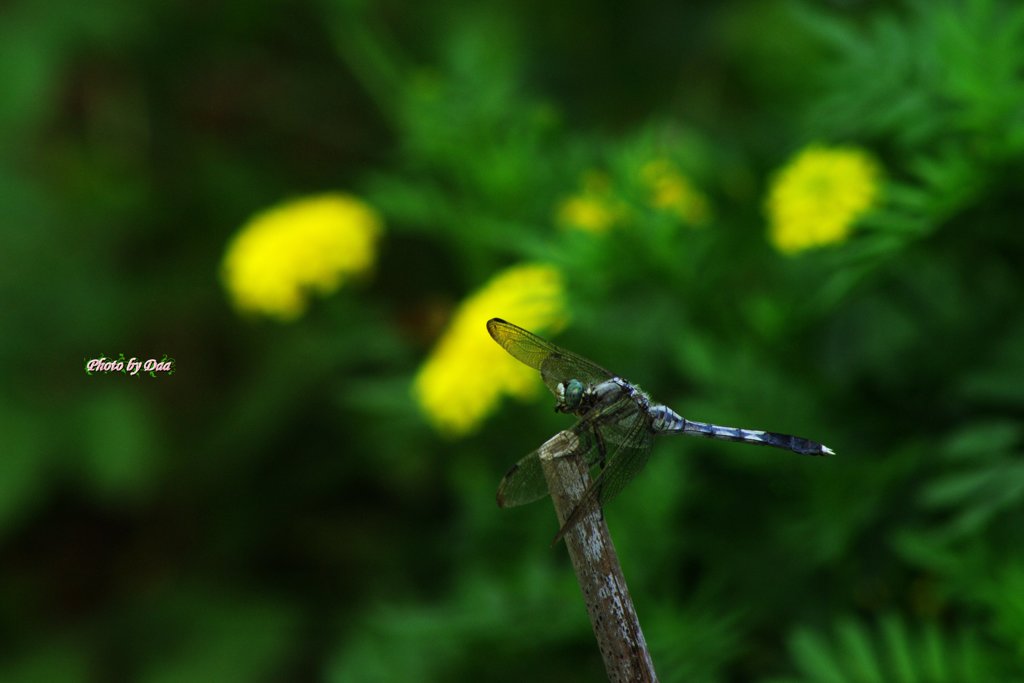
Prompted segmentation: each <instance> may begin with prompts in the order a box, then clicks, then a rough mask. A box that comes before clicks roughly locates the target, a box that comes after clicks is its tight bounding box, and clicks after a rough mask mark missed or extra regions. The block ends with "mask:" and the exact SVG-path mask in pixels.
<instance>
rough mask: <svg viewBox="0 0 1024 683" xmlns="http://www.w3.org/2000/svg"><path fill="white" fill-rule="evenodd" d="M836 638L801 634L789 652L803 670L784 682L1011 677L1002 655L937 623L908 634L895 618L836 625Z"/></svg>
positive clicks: (965, 682) (919, 682) (962, 681)
mask: <svg viewBox="0 0 1024 683" xmlns="http://www.w3.org/2000/svg"><path fill="white" fill-rule="evenodd" d="M832 631H833V636H832V637H831V638H829V637H824V636H823V635H822V634H820V633H818V632H816V631H813V630H810V629H800V630H798V631H797V632H796V633H794V634H793V636H792V637H791V638H790V641H789V649H790V652H791V654H792V657H793V661H794V663H795V664H796V668H797V669H798V670H799V672H800V673H799V675H798V676H797V677H795V678H782V679H773V680H775V681H778V682H779V683H781V682H782V681H791V682H792V683H796V682H797V681H802V682H805V683H844V682H846V681H856V682H857V683H883V682H884V683H953V682H954V681H956V682H958V683H975V682H977V683H982V682H983V681H997V680H998V681H1006V680H1017V679H1013V678H1008V677H1007V674H1006V673H1005V671H1000V670H999V669H998V668H997V667H996V666H994V662H996V661H998V660H999V659H1000V655H999V653H997V652H996V651H993V650H991V649H990V648H989V647H988V646H987V645H986V644H984V643H982V642H981V641H980V639H979V638H978V637H977V636H975V635H973V634H961V635H959V636H951V635H947V634H945V633H943V632H942V631H941V630H940V629H939V628H938V627H937V626H936V625H935V624H926V625H925V626H923V627H921V628H919V629H908V628H907V626H906V624H904V623H903V621H902V620H901V619H900V618H899V617H896V616H893V615H886V616H883V617H881V618H880V620H879V622H878V625H877V626H876V627H874V628H868V627H865V626H864V625H863V624H862V623H860V622H858V621H855V620H852V619H845V620H839V621H836V623H835V626H834V627H833V629H832Z"/></svg>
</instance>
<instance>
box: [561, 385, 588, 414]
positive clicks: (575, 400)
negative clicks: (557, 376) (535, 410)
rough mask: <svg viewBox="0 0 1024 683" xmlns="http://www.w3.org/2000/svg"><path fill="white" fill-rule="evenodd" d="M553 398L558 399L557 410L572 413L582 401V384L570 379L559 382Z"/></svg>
mask: <svg viewBox="0 0 1024 683" xmlns="http://www.w3.org/2000/svg"><path fill="white" fill-rule="evenodd" d="M555 389H556V391H555V398H557V399H558V403H559V406H558V408H559V410H560V411H562V412H566V413H571V412H574V411H575V410H576V409H577V408H579V406H580V402H581V401H582V400H583V382H581V381H579V380H578V379H571V380H569V381H568V382H565V383H563V382H559V383H558V386H557V387H555Z"/></svg>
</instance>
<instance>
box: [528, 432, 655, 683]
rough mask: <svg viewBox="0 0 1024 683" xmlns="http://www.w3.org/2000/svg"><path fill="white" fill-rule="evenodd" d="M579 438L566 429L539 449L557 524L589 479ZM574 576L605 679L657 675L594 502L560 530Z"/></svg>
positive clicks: (651, 678)
mask: <svg viewBox="0 0 1024 683" xmlns="http://www.w3.org/2000/svg"><path fill="white" fill-rule="evenodd" d="M578 450H579V439H578V438H577V437H576V435H575V434H573V433H572V432H569V431H564V432H559V433H558V434H556V435H555V436H553V437H552V438H551V439H549V440H548V441H547V442H546V443H545V444H544V445H543V446H541V449H540V460H541V467H542V468H543V469H544V476H545V478H546V479H547V482H548V490H549V491H550V492H551V500H552V501H553V502H554V504H555V512H556V514H557V515H558V523H559V526H561V525H562V524H565V520H566V519H568V517H569V515H571V514H572V512H573V510H574V509H576V505H577V504H578V503H579V500H580V498H582V496H583V492H584V491H586V489H587V486H588V485H589V483H590V473H589V472H588V471H587V467H586V465H585V464H584V462H583V460H582V458H578V457H575V456H577V455H578ZM564 538H565V545H566V547H567V548H568V549H569V557H570V559H571V560H572V566H573V569H575V570H576V579H577V580H578V581H579V584H580V589H581V590H582V591H583V600H584V601H585V602H586V605H587V613H588V614H589V615H590V624H591V626H592V627H593V628H594V636H595V637H596V638H597V646H598V648H599V649H600V650H601V657H602V658H603V659H604V666H605V670H606V671H607V672H608V680H610V681H623V682H625V681H657V680H658V677H657V675H656V674H655V673H654V664H653V662H652V661H651V655H650V653H649V652H648V650H647V642H646V641H645V640H644V634H643V632H642V631H641V630H640V622H639V620H637V617H636V610H634V609H633V600H632V599H631V598H630V597H629V589H628V588H627V587H626V579H625V578H624V577H623V575H622V567H621V566H619V558H618V556H617V555H616V554H615V546H614V545H613V544H612V539H611V536H610V535H609V533H608V526H607V525H606V524H605V522H604V515H603V514H601V510H600V508H599V507H598V506H596V505H595V506H594V509H593V510H591V511H590V512H588V513H586V514H584V516H583V518H582V519H581V520H580V522H579V523H578V524H577V525H576V526H574V527H573V528H572V529H569V530H568V531H567V532H566V534H565V537H564Z"/></svg>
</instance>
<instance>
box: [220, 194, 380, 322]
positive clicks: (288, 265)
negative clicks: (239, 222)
mask: <svg viewBox="0 0 1024 683" xmlns="http://www.w3.org/2000/svg"><path fill="white" fill-rule="evenodd" d="M380 232H381V220H380V217H379V216H378V215H377V212H376V211H374V210H373V209H372V208H370V207H369V206H368V205H367V204H365V203H363V202H362V201H360V200H359V199H357V198H355V197H352V196H350V195H344V194H338V193H333V194H324V195H318V196H312V197H305V198H302V199H297V200H294V201H291V202H287V203H284V204H280V205H278V206H275V207H273V208H270V209H267V210H265V211H263V212H261V213H259V214H257V215H256V216H254V217H253V218H252V219H250V220H249V222H248V223H246V225H245V226H244V227H243V228H242V229H241V230H240V231H239V233H238V234H237V235H236V236H235V237H234V239H232V241H231V243H230V244H229V245H228V248H227V252H226V254H225V256H224V262H223V266H222V268H223V271H222V272H223V279H224V284H225V287H226V288H227V290H228V293H229V294H230V295H231V298H232V299H233V301H234V304H235V307H236V308H237V309H238V310H240V311H244V312H247V313H259V314H263V315H267V316H270V317H273V318H278V319H279V320H293V319H295V318H297V317H298V316H299V315H301V314H302V313H303V311H305V309H306V305H307V299H308V295H309V293H310V292H314V291H315V292H319V293H321V294H329V293H331V292H333V291H335V290H336V289H338V287H339V286H341V284H342V282H343V281H344V280H345V279H346V278H347V277H349V276H353V275H359V274H362V273H365V272H366V271H368V270H369V269H370V268H371V267H372V266H373V263H374V260H375V258H376V245H377V238H378V237H379V235H380Z"/></svg>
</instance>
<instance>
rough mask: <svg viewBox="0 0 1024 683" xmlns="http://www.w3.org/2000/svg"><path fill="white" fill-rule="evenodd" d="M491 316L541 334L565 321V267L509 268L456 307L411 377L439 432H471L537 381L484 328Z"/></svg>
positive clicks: (528, 391) (525, 395)
mask: <svg viewBox="0 0 1024 683" xmlns="http://www.w3.org/2000/svg"><path fill="white" fill-rule="evenodd" d="M494 317H499V318H507V319H508V320H511V321H514V322H515V323H516V324H517V325H521V326H523V327H525V328H527V329H530V330H536V331H539V332H545V331H556V330H558V329H560V328H562V327H564V325H565V323H566V321H567V319H568V313H567V311H566V306H565V294H564V288H563V284H562V276H561V273H559V271H558V270H557V269H555V268H554V267H552V266H548V265H542V264H527V265H520V266H515V267H512V268H509V269H507V270H505V271H503V272H501V273H499V274H497V275H496V276H494V277H493V278H492V279H491V280H490V281H489V282H488V283H487V284H485V285H484V286H483V287H482V288H481V289H480V290H478V291H477V292H476V293H475V294H473V295H472V296H470V297H469V298H468V299H466V300H465V301H464V302H463V303H462V305H461V306H459V308H458V310H456V312H455V314H454V315H453V316H452V320H451V323H449V325H448V329H447V330H445V332H444V334H443V335H442V336H441V339H440V340H439V341H438V343H437V345H436V346H435V347H434V350H433V351H432V352H431V354H430V356H429V357H428V358H427V360H426V362H425V363H424V364H423V367H421V368H420V371H419V373H418V374H417V375H416V379H415V380H414V383H413V395H414V396H415V398H416V400H417V402H418V403H419V404H420V407H421V408H422V410H423V412H424V413H425V414H426V416H427V418H428V419H429V420H430V421H431V422H432V423H433V424H434V426H435V427H437V429H438V430H439V431H441V432H442V433H445V434H448V435H450V436H463V435H465V434H469V433H470V432H472V431H474V430H475V429H476V428H477V427H478V426H479V425H480V422H481V421H482V420H483V419H484V418H485V417H486V416H487V415H488V414H489V413H491V412H492V411H493V410H494V408H495V407H496V406H497V405H498V401H499V400H500V399H501V397H502V396H503V395H506V394H507V395H510V396H515V397H519V398H529V397H530V396H532V395H533V394H534V393H535V392H536V390H537V388H538V387H539V386H540V380H539V377H538V375H537V372H536V371H535V370H533V369H531V368H529V367H527V366H525V365H523V364H522V363H520V362H519V361H517V360H515V359H514V358H512V357H511V356H510V355H508V354H507V353H505V351H504V350H503V349H502V348H501V347H500V346H498V345H497V344H495V343H494V340H492V339H491V338H490V336H489V335H488V334H487V321H488V320H490V319H491V318H494Z"/></svg>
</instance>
